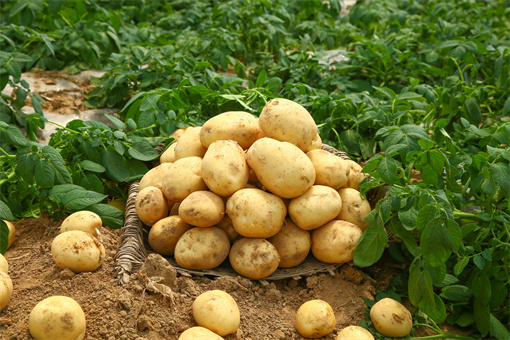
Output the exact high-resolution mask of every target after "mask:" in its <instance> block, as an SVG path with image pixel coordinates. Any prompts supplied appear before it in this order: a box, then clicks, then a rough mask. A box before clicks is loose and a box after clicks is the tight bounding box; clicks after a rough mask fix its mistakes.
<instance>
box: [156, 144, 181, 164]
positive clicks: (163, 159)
mask: <svg viewBox="0 0 510 340" xmlns="http://www.w3.org/2000/svg"><path fill="white" fill-rule="evenodd" d="M176 146H177V142H173V143H172V144H170V146H169V147H168V148H166V150H165V151H163V153H162V154H161V156H159V163H161V164H164V163H173V162H175V161H176V159H175V147H176Z"/></svg>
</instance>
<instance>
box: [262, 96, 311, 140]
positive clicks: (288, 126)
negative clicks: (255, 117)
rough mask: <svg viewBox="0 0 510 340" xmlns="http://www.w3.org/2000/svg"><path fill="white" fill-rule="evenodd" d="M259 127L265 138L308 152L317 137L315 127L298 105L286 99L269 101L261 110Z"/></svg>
mask: <svg viewBox="0 0 510 340" xmlns="http://www.w3.org/2000/svg"><path fill="white" fill-rule="evenodd" d="M259 125H260V128H261V129H262V131H263V132H264V134H265V135H266V136H267V137H270V138H273V139H276V140H279V141H281V142H289V143H292V144H294V145H296V146H297V147H298V148H300V149H301V150H310V149H311V148H312V144H313V143H314V140H315V139H316V136H317V125H316V124H315V121H314V120H313V118H312V116H311V115H310V113H309V112H308V111H307V110H306V109H305V108H304V107H303V106H302V105H300V104H298V103H296V102H293V101H291V100H288V99H283V98H274V99H271V100H270V101H269V102H267V104H266V105H265V106H264V108H263V109H262V112H261V113H260V116H259Z"/></svg>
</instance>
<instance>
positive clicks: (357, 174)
mask: <svg viewBox="0 0 510 340" xmlns="http://www.w3.org/2000/svg"><path fill="white" fill-rule="evenodd" d="M347 164H348V165H349V168H350V169H351V170H350V171H349V178H348V179H347V183H346V184H345V185H344V188H352V189H356V190H359V185H360V184H361V182H362V181H363V180H364V179H365V177H366V176H367V174H365V173H363V172H361V171H362V170H363V167H362V166H361V165H359V164H358V163H356V162H355V161H353V160H347Z"/></svg>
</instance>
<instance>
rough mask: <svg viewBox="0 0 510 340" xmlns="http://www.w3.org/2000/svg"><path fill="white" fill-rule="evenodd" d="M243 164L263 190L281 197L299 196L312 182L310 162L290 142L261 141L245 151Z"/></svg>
mask: <svg viewBox="0 0 510 340" xmlns="http://www.w3.org/2000/svg"><path fill="white" fill-rule="evenodd" d="M246 161H247V162H248V165H249V166H250V168H251V169H253V171H254V172H255V174H256V175H257V178H258V179H259V181H260V182H261V183H262V184H263V185H264V187H265V188H266V189H267V190H269V191H271V192H272V193H273V194H275V195H278V196H280V197H284V198H294V197H298V196H301V195H302V194H304V193H305V191H306V190H308V188H310V187H311V186H312V185H313V184H314V182H315V168H314V167H313V163H312V161H311V160H310V158H308V157H307V156H306V154H305V153H304V152H303V151H301V150H300V149H299V148H298V147H296V146H295V145H293V144H291V143H287V142H279V141H277V140H276V139H272V138H267V137H265V138H261V139H259V140H257V141H256V142H255V143H253V144H252V146H251V147H250V148H249V149H248V152H247V153H246Z"/></svg>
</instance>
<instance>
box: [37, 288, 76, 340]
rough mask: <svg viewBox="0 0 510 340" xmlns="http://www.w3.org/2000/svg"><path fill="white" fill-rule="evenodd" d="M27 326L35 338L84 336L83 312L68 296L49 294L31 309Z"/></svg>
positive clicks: (52, 339)
mask: <svg viewBox="0 0 510 340" xmlns="http://www.w3.org/2000/svg"><path fill="white" fill-rule="evenodd" d="M28 328H29V330H30V334H31V335H32V337H33V338H34V339H36V340H58V339H73V340H75V339H76V340H81V339H83V338H84V337H85V329H86V319H85V313H83V310H82V309H81V307H80V305H79V304H78V302H76V301H75V300H74V299H72V298H70V297H67V296H59V295H55V296H50V297H48V298H46V299H44V300H42V301H40V302H39V303H38V304H37V305H35V307H34V308H33V309H32V311H31V312H30V316H29V319H28Z"/></svg>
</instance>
